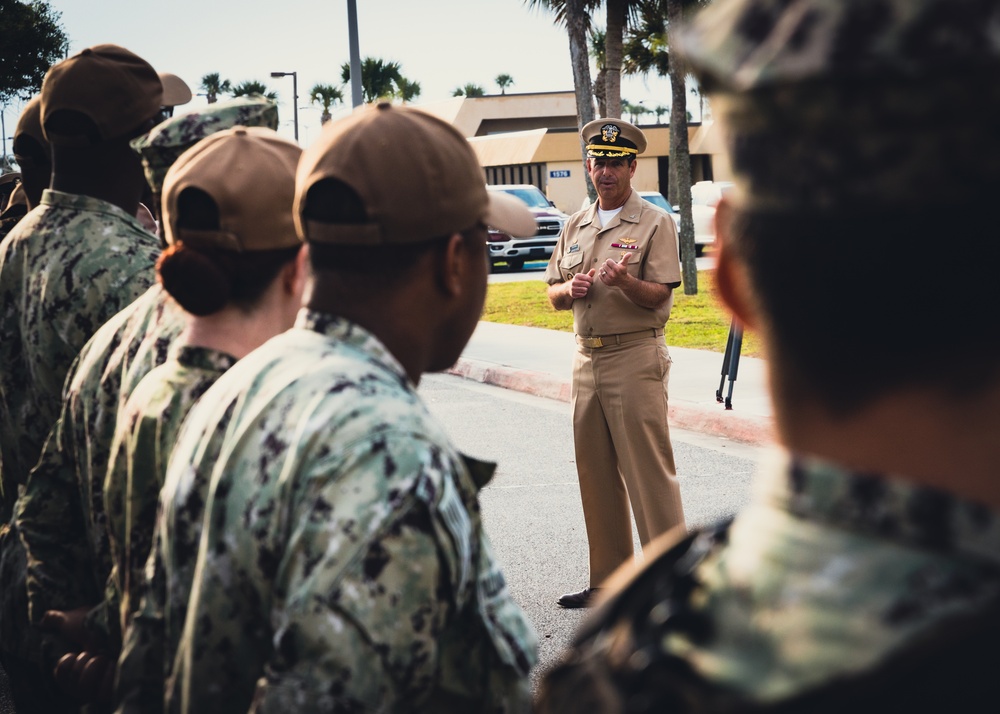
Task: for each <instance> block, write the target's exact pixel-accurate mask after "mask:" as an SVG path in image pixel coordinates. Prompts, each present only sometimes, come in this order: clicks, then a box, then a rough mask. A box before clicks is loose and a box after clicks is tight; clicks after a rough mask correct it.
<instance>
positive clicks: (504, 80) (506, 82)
mask: <svg viewBox="0 0 1000 714" xmlns="http://www.w3.org/2000/svg"><path fill="white" fill-rule="evenodd" d="M493 81H494V82H496V83H497V86H498V87H500V94H506V93H507V87H509V86H510V85H512V84H514V78H513V77H511V76H510V75H509V74H498V75H497V78H496V79H494V80H493Z"/></svg>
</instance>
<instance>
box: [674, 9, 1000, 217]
mask: <svg viewBox="0 0 1000 714" xmlns="http://www.w3.org/2000/svg"><path fill="white" fill-rule="evenodd" d="M679 49H680V50H681V52H682V54H683V55H685V56H686V58H687V60H688V62H689V63H690V64H691V66H692V68H693V69H694V72H695V74H696V75H697V76H698V78H699V80H700V82H701V84H702V87H703V88H704V89H705V90H707V91H708V93H709V94H711V95H712V111H713V114H714V116H715V117H716V119H717V120H718V121H719V122H720V124H721V126H722V128H723V130H724V136H725V141H726V144H727V149H728V152H729V155H730V159H731V164H732V169H733V174H734V180H735V183H736V186H735V191H734V194H733V199H734V201H735V202H736V203H737V204H738V205H742V206H743V207H744V208H747V209H752V210H755V211H760V212H787V211H789V210H797V211H802V210H806V211H819V212H836V211H842V210H851V211H852V212H858V211H863V210H865V209H866V208H871V209H875V210H887V209H888V210H893V209H897V210H898V209H903V210H905V209H909V208H912V207H915V206H922V205H926V202H927V200H928V197H929V196H933V197H934V203H935V206H936V207H938V208H939V207H940V206H942V205H947V204H953V205H955V204H960V203H964V202H968V201H969V200H973V199H974V197H976V196H980V195H982V193H983V191H984V190H985V187H989V186H990V185H991V184H992V185H995V184H996V182H997V181H998V180H1000V132H997V130H996V127H997V126H998V125H1000V82H997V81H996V78H997V77H998V76H1000V3H997V2H993V1H984V0H905V1H904V0H716V2H714V3H712V5H711V6H709V7H708V8H706V9H705V10H704V11H703V12H702V13H700V14H699V15H698V16H697V17H696V18H695V19H694V21H693V23H692V25H691V26H690V27H688V28H686V29H685V31H684V32H683V33H682V35H681V37H680V41H679Z"/></svg>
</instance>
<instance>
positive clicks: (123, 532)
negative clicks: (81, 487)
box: [104, 345, 236, 630]
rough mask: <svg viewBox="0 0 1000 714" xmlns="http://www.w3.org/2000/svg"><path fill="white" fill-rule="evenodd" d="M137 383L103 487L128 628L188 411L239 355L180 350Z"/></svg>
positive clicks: (121, 421)
mask: <svg viewBox="0 0 1000 714" xmlns="http://www.w3.org/2000/svg"><path fill="white" fill-rule="evenodd" d="M171 352H172V355H171V357H170V358H169V359H168V360H167V362H166V363H165V364H162V365H160V366H159V367H157V368H156V369H154V370H153V371H152V372H150V373H149V374H147V375H146V377H145V378H144V379H143V380H142V381H141V382H139V384H138V386H137V387H136V388H135V390H134V391H132V393H131V395H130V396H129V398H128V401H127V402H126V403H125V405H124V406H123V407H122V409H121V411H120V412H119V414H118V424H117V427H116V431H115V439H114V442H112V445H111V461H110V467H109V469H108V475H107V479H106V480H105V484H104V499H105V507H106V513H107V514H108V535H109V538H110V542H111V553H112V556H113V559H114V566H113V573H114V574H115V575H114V576H113V581H114V582H113V584H114V586H115V588H116V590H117V593H118V598H119V601H120V603H121V621H122V627H123V630H124V627H125V625H126V624H127V621H128V620H129V619H131V617H130V616H131V612H132V608H134V607H138V605H139V598H140V595H141V584H142V579H143V569H144V567H145V565H146V560H147V559H148V558H149V550H150V544H151V541H152V536H153V524H154V523H155V522H156V505H157V502H158V501H159V496H160V488H161V487H162V486H163V479H164V477H165V475H166V472H167V459H168V458H169V457H170V451H171V450H172V449H173V447H174V443H175V442H176V441H177V435H178V432H179V431H180V427H181V422H182V421H183V420H184V417H185V416H186V415H187V413H188V410H189V409H190V408H191V406H192V405H193V404H194V403H195V402H196V401H197V400H198V398H199V397H200V396H201V395H202V394H204V393H205V390H206V389H208V388H209V387H210V386H212V385H213V384H214V383H215V380H217V379H218V378H219V377H220V376H221V375H222V374H223V373H224V372H225V371H226V370H227V369H229V368H230V367H232V366H233V365H234V364H236V358H235V357H233V356H231V355H228V354H225V353H223V352H219V351H218V350H213V349H209V348H207V347H195V346H191V345H183V346H179V347H178V346H175V347H174V348H173V349H172V350H171Z"/></svg>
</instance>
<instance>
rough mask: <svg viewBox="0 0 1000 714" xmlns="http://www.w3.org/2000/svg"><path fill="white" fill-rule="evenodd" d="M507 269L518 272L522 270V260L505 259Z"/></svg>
mask: <svg viewBox="0 0 1000 714" xmlns="http://www.w3.org/2000/svg"><path fill="white" fill-rule="evenodd" d="M507 270H508V271H509V272H511V273H518V272H520V271H522V270H524V261H523V260H508V261H507Z"/></svg>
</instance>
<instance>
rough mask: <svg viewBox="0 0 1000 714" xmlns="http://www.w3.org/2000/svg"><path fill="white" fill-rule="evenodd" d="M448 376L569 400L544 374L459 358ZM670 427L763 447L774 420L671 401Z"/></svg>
mask: <svg viewBox="0 0 1000 714" xmlns="http://www.w3.org/2000/svg"><path fill="white" fill-rule="evenodd" d="M448 374H453V375H456V376H458V377H463V378H465V379H470V380H473V381H475V382H480V383H482V384H490V385H493V386H496V387H503V388H504V389H511V390H514V391H517V392H523V393H525V394H532V395H534V396H537V397H545V398H547V399H556V400H558V401H562V402H567V403H568V402H569V400H570V384H569V383H568V382H565V381H563V380H562V379H559V378H558V377H555V376H553V375H551V374H547V373H544V372H534V371H531V370H526V369H514V368H511V367H503V366H498V365H496V364H493V363H490V362H482V361H479V360H474V359H467V358H462V359H460V360H459V361H458V362H457V363H456V364H455V366H454V367H452V368H451V369H449V370H448ZM670 425H671V426H673V427H677V428H679V429H688V430H690V431H697V432H700V433H703V434H712V435H714V436H720V437H724V438H727V439H732V440H733V441H739V442H741V443H744V444H751V445H763V444H770V443H773V441H774V420H773V419H771V418H769V417H763V416H753V415H748V414H740V413H738V412H735V411H732V410H726V409H724V408H723V407H722V405H721V404H719V405H711V406H708V405H702V404H693V403H690V402H682V401H678V400H672V401H671V402H670Z"/></svg>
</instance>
